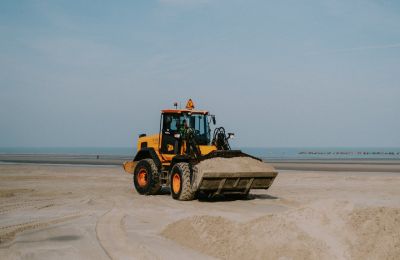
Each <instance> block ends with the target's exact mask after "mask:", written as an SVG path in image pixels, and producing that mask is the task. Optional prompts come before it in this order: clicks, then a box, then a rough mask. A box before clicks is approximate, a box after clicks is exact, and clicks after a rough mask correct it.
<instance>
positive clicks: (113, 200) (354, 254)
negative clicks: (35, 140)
mask: <svg viewBox="0 0 400 260" xmlns="http://www.w3.org/2000/svg"><path fill="white" fill-rule="evenodd" d="M399 184H400V174H399V173H387V172H386V173H373V172H299V171H283V172H282V171H281V172H280V175H278V177H277V179H276V181H275V182H274V184H273V185H272V187H271V189H270V190H268V191H256V192H252V194H251V196H250V199H248V200H233V199H230V198H224V197H220V198H215V199H212V200H204V199H203V200H200V201H191V202H180V201H175V200H172V198H171V197H170V195H169V194H165V195H157V196H141V195H138V194H137V193H136V192H135V191H134V190H133V189H132V184H131V176H130V175H127V174H125V173H123V170H122V169H121V168H119V167H112V166H110V167H94V166H90V167H89V166H86V167H82V166H49V165H47V166H45V165H0V259H49V258H50V259H96V260H100V259H188V258H190V259H207V258H210V259H211V258H219V259H366V258H369V259H397V258H398V256H399V255H400V189H399V188H398V187H399Z"/></svg>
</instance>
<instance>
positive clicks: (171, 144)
mask: <svg viewBox="0 0 400 260" xmlns="http://www.w3.org/2000/svg"><path fill="white" fill-rule="evenodd" d="M209 117H210V116H209V115H208V112H206V111H193V110H178V109H176V110H175V109H174V110H163V111H162V113H161V126H160V130H161V147H160V148H161V153H165V154H178V153H179V151H180V150H181V144H182V138H181V129H182V128H183V127H185V126H184V124H186V126H187V127H190V128H192V129H194V132H195V140H196V143H197V144H198V145H209V144H210V142H211V140H210V135H211V129H210V124H209V122H210V118H209Z"/></svg>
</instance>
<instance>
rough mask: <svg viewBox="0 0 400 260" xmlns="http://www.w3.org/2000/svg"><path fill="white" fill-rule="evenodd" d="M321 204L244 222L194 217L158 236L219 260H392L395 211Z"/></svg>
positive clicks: (397, 235)
mask: <svg viewBox="0 0 400 260" xmlns="http://www.w3.org/2000/svg"><path fill="white" fill-rule="evenodd" d="M328 204H329V203H328ZM321 206H323V205H322V204H319V205H318V204H314V205H309V206H307V207H304V208H300V209H296V210H293V211H289V212H287V213H284V214H271V215H266V216H263V217H260V218H257V219H255V220H252V221H249V222H244V223H242V222H236V221H231V220H229V219H226V218H222V217H214V216H194V217H189V218H185V219H183V220H179V221H177V222H175V223H172V224H170V225H168V226H167V227H166V228H165V229H164V230H163V231H162V233H161V234H162V235H163V236H165V237H167V238H169V239H172V240H174V241H177V242H178V243H180V244H181V245H183V246H186V247H189V248H192V249H195V250H197V251H200V252H204V253H206V254H209V255H211V256H214V257H218V258H222V259H279V258H282V259H349V258H351V259H365V258H372V259H379V258H382V259H396V258H398V256H399V255H400V210H399V209H393V208H386V207H380V208H366V209H352V206H351V205H350V206H349V205H347V204H343V203H342V204H341V203H330V205H328V206H326V205H325V206H323V207H325V208H322V209H321ZM331 210H335V211H331Z"/></svg>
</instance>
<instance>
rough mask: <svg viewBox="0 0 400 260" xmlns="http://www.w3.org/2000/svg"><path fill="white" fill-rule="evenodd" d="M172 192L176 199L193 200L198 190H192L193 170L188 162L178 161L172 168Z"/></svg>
mask: <svg viewBox="0 0 400 260" xmlns="http://www.w3.org/2000/svg"><path fill="white" fill-rule="evenodd" d="M170 183H171V194H172V198H174V199H176V200H193V199H194V198H195V195H196V191H194V190H192V185H191V171H190V168H189V164H188V163H177V164H175V165H174V167H172V170H171V180H170Z"/></svg>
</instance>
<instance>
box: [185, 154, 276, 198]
mask: <svg viewBox="0 0 400 260" xmlns="http://www.w3.org/2000/svg"><path fill="white" fill-rule="evenodd" d="M193 169H194V172H195V174H194V176H195V179H194V181H193V182H192V183H193V184H192V188H193V189H194V190H197V191H203V192H206V193H210V194H223V193H241V194H247V193H248V192H249V191H250V189H268V188H269V187H270V186H271V184H272V182H273V181H274V179H275V177H276V176H277V175H278V173H277V172H276V170H275V169H274V167H272V166H271V165H268V164H266V163H264V162H262V161H261V160H260V159H258V158H256V157H252V156H250V155H247V154H245V153H242V152H241V151H215V152H212V153H210V154H209V155H207V156H204V157H202V158H201V161H200V162H199V163H198V164H196V165H194V166H193Z"/></svg>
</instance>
